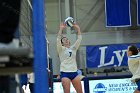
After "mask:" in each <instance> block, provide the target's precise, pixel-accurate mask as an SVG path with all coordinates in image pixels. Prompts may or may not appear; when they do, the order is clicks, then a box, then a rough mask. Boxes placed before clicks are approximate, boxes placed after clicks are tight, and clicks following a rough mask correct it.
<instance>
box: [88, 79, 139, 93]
mask: <svg viewBox="0 0 140 93" xmlns="http://www.w3.org/2000/svg"><path fill="white" fill-rule="evenodd" d="M116 81H117V82H116ZM136 88H137V85H136V84H135V83H132V82H131V81H130V78H124V79H122V78H121V79H104V80H89V91H90V93H133V92H134V90H135V89H136Z"/></svg>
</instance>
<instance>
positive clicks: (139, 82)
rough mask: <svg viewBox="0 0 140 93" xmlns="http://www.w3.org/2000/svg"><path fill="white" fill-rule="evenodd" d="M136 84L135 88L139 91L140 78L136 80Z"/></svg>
mask: <svg viewBox="0 0 140 93" xmlns="http://www.w3.org/2000/svg"><path fill="white" fill-rule="evenodd" d="M136 84H137V86H138V88H137V90H139V91H140V79H138V80H136Z"/></svg>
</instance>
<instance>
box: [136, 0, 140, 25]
mask: <svg viewBox="0 0 140 93" xmlns="http://www.w3.org/2000/svg"><path fill="white" fill-rule="evenodd" d="M137 25H138V26H140V0H137Z"/></svg>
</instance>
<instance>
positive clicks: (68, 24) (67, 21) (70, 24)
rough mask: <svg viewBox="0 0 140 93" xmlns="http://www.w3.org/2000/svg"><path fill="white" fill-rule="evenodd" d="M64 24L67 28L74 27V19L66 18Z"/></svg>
mask: <svg viewBox="0 0 140 93" xmlns="http://www.w3.org/2000/svg"><path fill="white" fill-rule="evenodd" d="M65 24H66V25H67V26H68V27H73V25H74V19H73V18H72V17H67V18H66V19H65Z"/></svg>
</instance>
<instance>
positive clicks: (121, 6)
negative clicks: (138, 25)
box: [105, 0, 131, 27]
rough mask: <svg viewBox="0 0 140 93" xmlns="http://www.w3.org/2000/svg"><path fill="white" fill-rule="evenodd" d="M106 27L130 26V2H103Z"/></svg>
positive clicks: (125, 0) (120, 0) (109, 0)
mask: <svg viewBox="0 0 140 93" xmlns="http://www.w3.org/2000/svg"><path fill="white" fill-rule="evenodd" d="M105 14H106V26H107V27H124V26H131V16H130V0H105Z"/></svg>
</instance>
